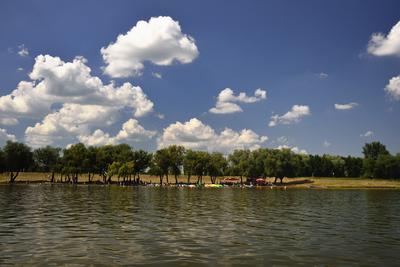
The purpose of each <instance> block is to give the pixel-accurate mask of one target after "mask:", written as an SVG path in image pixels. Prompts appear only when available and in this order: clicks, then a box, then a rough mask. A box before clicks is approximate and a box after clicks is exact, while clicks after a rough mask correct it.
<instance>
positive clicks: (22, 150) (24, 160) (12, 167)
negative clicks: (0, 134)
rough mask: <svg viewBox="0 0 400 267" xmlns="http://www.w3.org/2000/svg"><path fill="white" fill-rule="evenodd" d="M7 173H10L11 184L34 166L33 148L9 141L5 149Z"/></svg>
mask: <svg viewBox="0 0 400 267" xmlns="http://www.w3.org/2000/svg"><path fill="white" fill-rule="evenodd" d="M3 153H4V163H5V168H4V169H5V171H7V172H9V175H10V176H9V177H10V180H9V182H10V183H13V182H15V179H17V177H18V175H19V173H20V172H22V171H24V170H27V169H28V168H29V167H30V166H32V164H33V153H32V151H31V148H30V147H28V146H27V145H25V144H23V143H18V142H12V141H7V143H6V145H5V146H4V148H3Z"/></svg>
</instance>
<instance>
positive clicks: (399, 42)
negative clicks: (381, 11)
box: [367, 21, 400, 56]
mask: <svg viewBox="0 0 400 267" xmlns="http://www.w3.org/2000/svg"><path fill="white" fill-rule="evenodd" d="M367 51H368V53H370V54H372V55H374V56H400V21H399V22H397V24H396V25H394V26H393V28H392V29H391V30H390V32H389V34H388V35H387V36H385V35H384V34H383V33H374V34H372V36H371V39H370V41H369V43H368V48H367Z"/></svg>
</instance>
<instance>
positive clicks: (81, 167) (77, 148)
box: [62, 143, 88, 183]
mask: <svg viewBox="0 0 400 267" xmlns="http://www.w3.org/2000/svg"><path fill="white" fill-rule="evenodd" d="M87 154H88V150H87V149H86V147H85V145H84V144H82V143H78V144H75V145H72V146H71V147H69V148H67V149H64V153H63V157H62V162H63V172H64V174H66V175H67V178H68V181H72V183H78V177H79V175H80V174H82V173H84V172H86V171H87V169H86V168H87V165H86V160H87Z"/></svg>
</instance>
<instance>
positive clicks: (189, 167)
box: [183, 149, 197, 183]
mask: <svg viewBox="0 0 400 267" xmlns="http://www.w3.org/2000/svg"><path fill="white" fill-rule="evenodd" d="M196 158H197V156H196V152H195V151H193V150H191V149H188V150H186V154H185V157H184V158H183V171H184V172H185V174H186V176H187V183H190V177H191V176H192V175H193V174H194V168H195V165H196Z"/></svg>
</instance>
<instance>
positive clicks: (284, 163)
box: [265, 149, 296, 183]
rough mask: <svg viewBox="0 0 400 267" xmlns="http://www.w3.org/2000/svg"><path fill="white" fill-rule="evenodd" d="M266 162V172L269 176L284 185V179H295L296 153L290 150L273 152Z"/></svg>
mask: <svg viewBox="0 0 400 267" xmlns="http://www.w3.org/2000/svg"><path fill="white" fill-rule="evenodd" d="M271 152H272V153H270V154H269V156H268V157H267V158H266V160H265V172H266V173H267V175H268V176H273V177H275V181H274V183H276V181H277V179H279V180H280V182H281V183H283V179H284V177H294V175H295V173H296V166H295V160H294V153H293V152H292V151H291V150H290V149H282V150H278V149H275V150H272V151H271Z"/></svg>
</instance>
